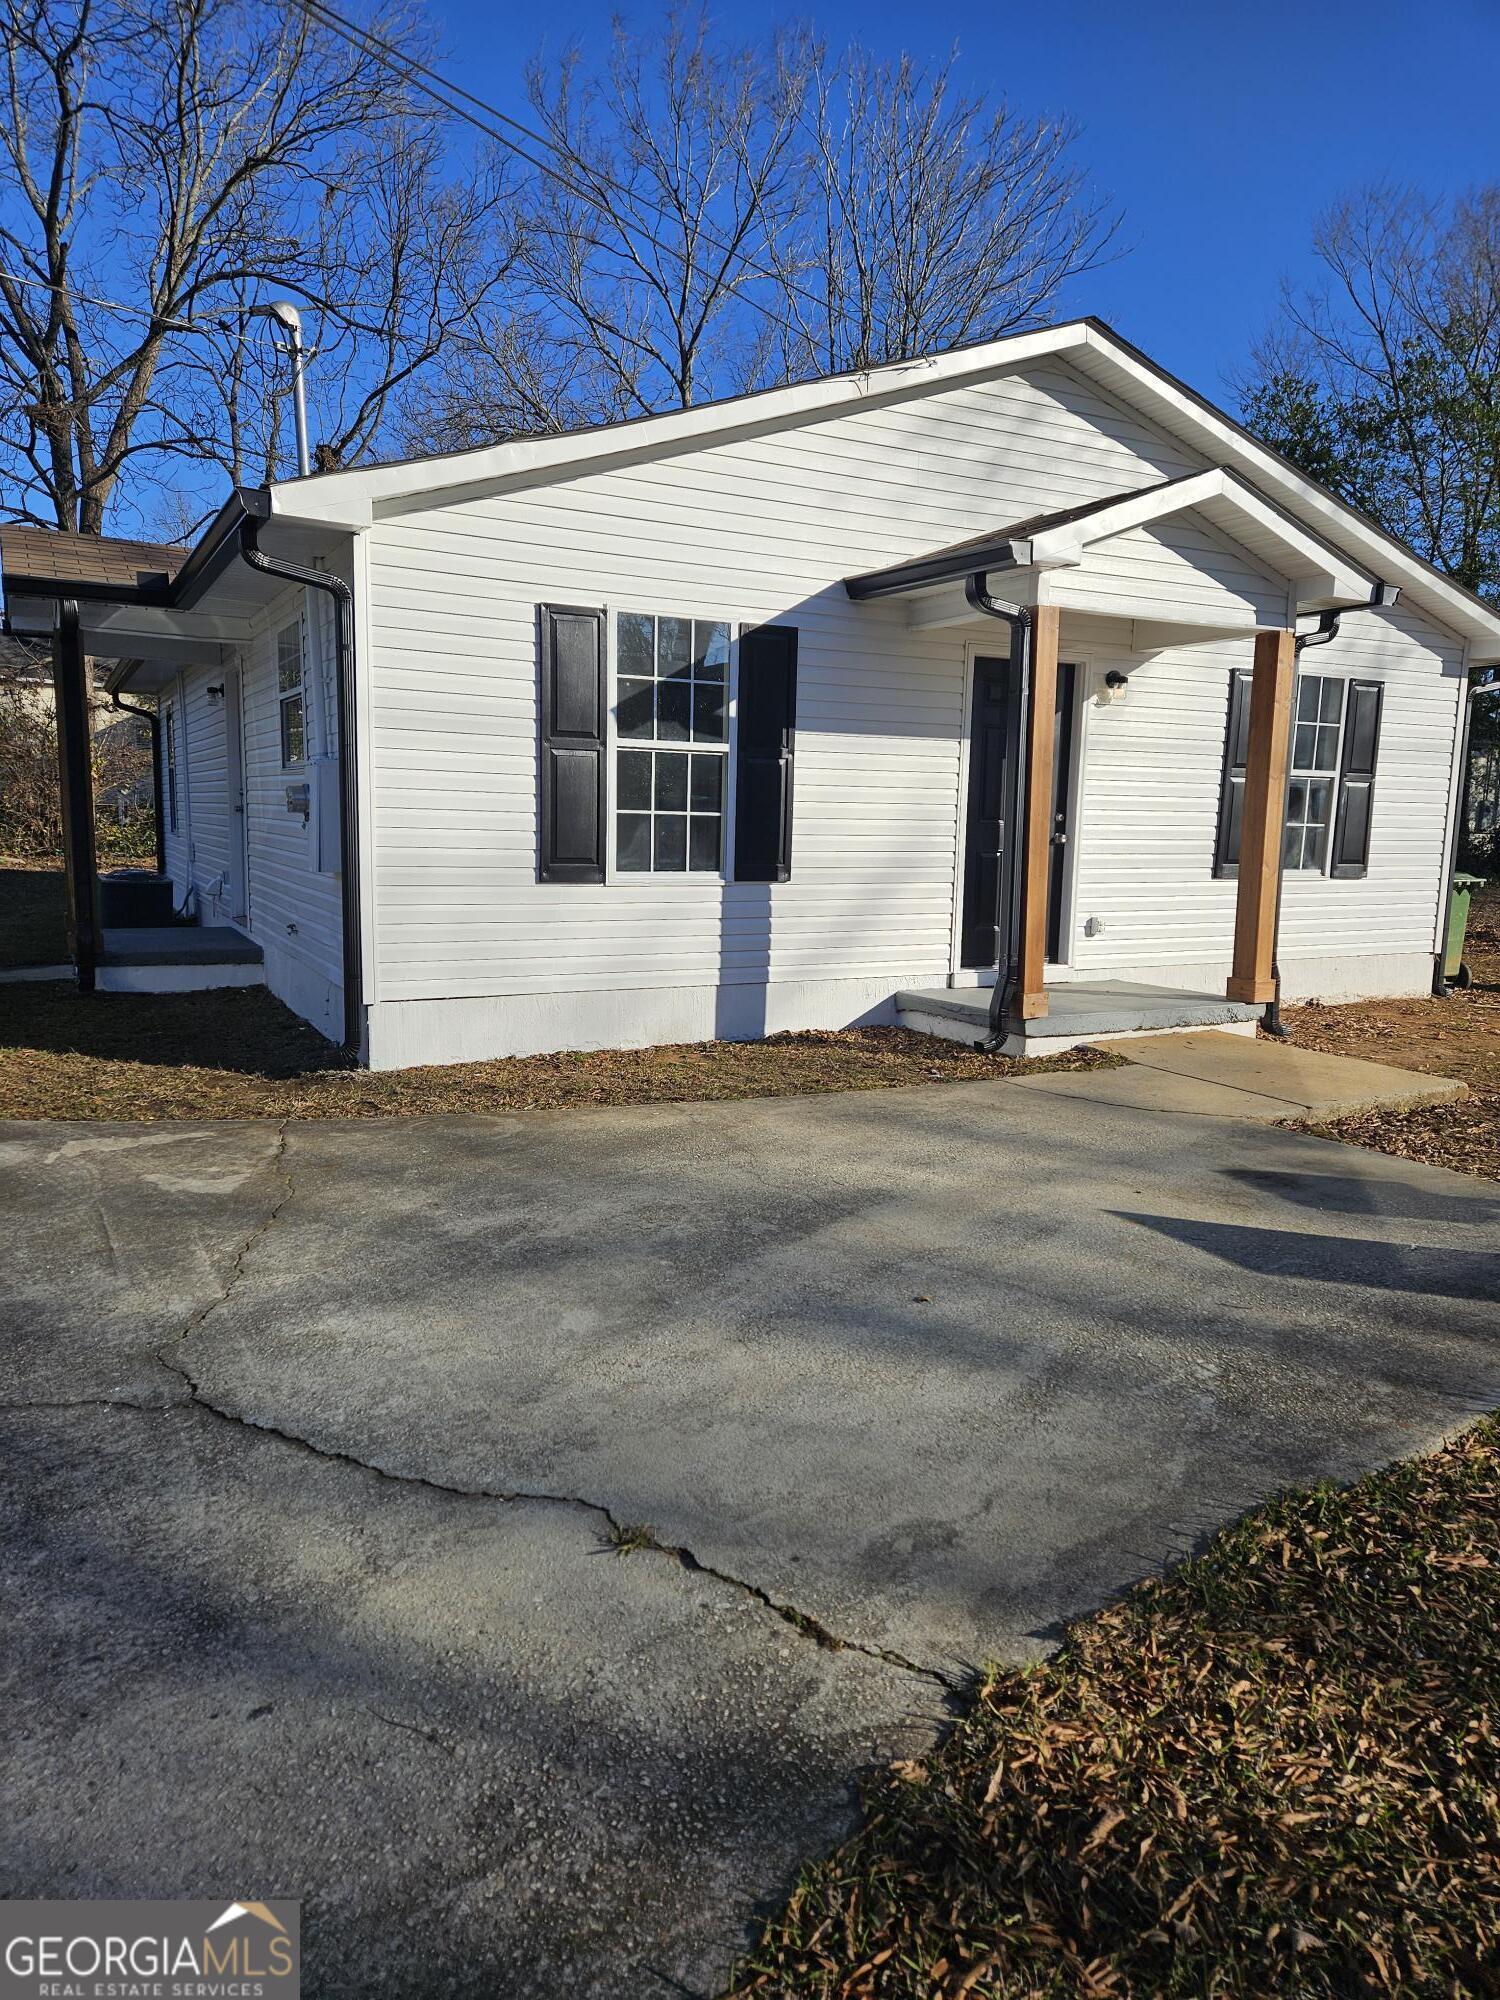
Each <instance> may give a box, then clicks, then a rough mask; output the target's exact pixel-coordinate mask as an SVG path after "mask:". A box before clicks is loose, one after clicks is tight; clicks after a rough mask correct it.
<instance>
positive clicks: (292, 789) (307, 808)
mask: <svg viewBox="0 0 1500 2000" xmlns="http://www.w3.org/2000/svg"><path fill="white" fill-rule="evenodd" d="M286 809H287V811H288V812H289V813H300V814H301V815H302V824H303V825H304V826H306V824H307V822H308V819H309V817H310V815H311V813H312V800H311V793H310V791H309V788H308V787H307V786H306V785H288V786H287V788H286Z"/></svg>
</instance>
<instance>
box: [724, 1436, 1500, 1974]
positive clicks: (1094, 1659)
mask: <svg viewBox="0 0 1500 2000" xmlns="http://www.w3.org/2000/svg"><path fill="white" fill-rule="evenodd" d="M1497 1544H1500V1427H1497V1425H1496V1424H1495V1423H1494V1422H1493V1421H1488V1422H1485V1423H1483V1424H1481V1425H1479V1426H1478V1427H1477V1428H1476V1429H1474V1430H1472V1431H1470V1432H1469V1433H1468V1434H1467V1435H1466V1436H1465V1437H1463V1438H1461V1439H1459V1440H1458V1441H1457V1442H1455V1443H1454V1444H1452V1445H1450V1446H1448V1447H1447V1448H1446V1449H1445V1450H1443V1451H1439V1452H1437V1453H1435V1454H1434V1455H1432V1456H1431V1457H1428V1458H1425V1459H1418V1460H1415V1461H1412V1462H1410V1463H1407V1464H1403V1465H1397V1466H1395V1467H1393V1468H1392V1469H1391V1470H1389V1471H1386V1472H1382V1473H1379V1474H1376V1475H1375V1476H1374V1477H1372V1478H1369V1479H1365V1480H1363V1481H1361V1482H1360V1483H1359V1484H1358V1485H1356V1486H1353V1487H1351V1488H1349V1489H1347V1490H1345V1491H1342V1492H1339V1491H1335V1490H1333V1489H1331V1488H1326V1487H1320V1488H1317V1489H1315V1490H1313V1491H1312V1492H1309V1493H1302V1494H1297V1495H1293V1496H1290V1497H1288V1498H1285V1499H1282V1500H1279V1501H1277V1502H1275V1503H1273V1504H1272V1505H1271V1506H1269V1507H1266V1508H1264V1509H1261V1510H1260V1511H1258V1512H1256V1513H1255V1514H1252V1515H1250V1516H1249V1517H1248V1518H1247V1519H1245V1520H1244V1521H1242V1522H1241V1523H1240V1524H1239V1525H1238V1526H1236V1527H1233V1528H1231V1529H1229V1530H1228V1531H1227V1532H1226V1533H1224V1534H1222V1535H1220V1536H1219V1537H1218V1539H1217V1540H1216V1541H1215V1542H1214V1543H1213V1544H1212V1546H1211V1547H1210V1548H1209V1550H1208V1552H1207V1553H1206V1554H1205V1555H1204V1556H1202V1557H1201V1558H1199V1559H1198V1560H1196V1561H1193V1562H1189V1563H1185V1564H1184V1565H1183V1566H1182V1567H1181V1568H1180V1569H1178V1570H1176V1571H1175V1572H1174V1573H1173V1574H1172V1575H1170V1576H1168V1577H1166V1578H1165V1579H1163V1580H1161V1581H1153V1582H1150V1583H1146V1584H1142V1585H1141V1586H1139V1587H1138V1588H1137V1589H1135V1590H1133V1591H1132V1592H1131V1593H1130V1595H1129V1596H1128V1597H1126V1598H1125V1599H1124V1600H1123V1601H1122V1602H1121V1603H1119V1604H1118V1605H1116V1606H1114V1607H1112V1608H1111V1609H1109V1610H1107V1611H1104V1612H1101V1613H1100V1614H1099V1615H1098V1616H1096V1617H1093V1618H1089V1619H1086V1620H1084V1621H1083V1622H1082V1623H1080V1624H1078V1625H1076V1626H1075V1627H1074V1628H1073V1629H1072V1631H1071V1633H1070V1634H1069V1636H1068V1638H1067V1641H1066V1642H1065V1644H1064V1646H1063V1648H1062V1650H1061V1651H1060V1652H1059V1653H1058V1655H1057V1656H1056V1657H1055V1659H1053V1660H1052V1661H1050V1662H1049V1663H1047V1664H1045V1665H1043V1666H1040V1667H1037V1668H1034V1669H1030V1670H1027V1671H1022V1672H1009V1673H1002V1672H996V1673H992V1674H991V1675H990V1676H989V1677H988V1678H987V1679H986V1680H985V1682H984V1684H983V1686H982V1688H981V1689H980V1690H979V1692H978V1695H977V1698H976V1700H975V1702H974V1705H973V1708H972V1710H971V1712H970V1713H969V1714H968V1716H967V1717H966V1718H965V1720H964V1721H962V1722H961V1723H960V1724H959V1725H958V1727H957V1728H956V1729H955V1730H954V1731H953V1733H952V1734H951V1735H950V1736H949V1737H948V1739H947V1740H946V1742H945V1743H944V1744H943V1745H942V1747H941V1748H940V1749H939V1750H938V1751H937V1752H936V1753H935V1754H934V1755H933V1756H932V1757H931V1758H930V1759H929V1760H927V1761H926V1762H924V1763H920V1764H912V1763H904V1764H898V1765H897V1766H895V1767H894V1768H893V1769H891V1770H890V1771H888V1772H886V1773H884V1774H883V1775H882V1776H881V1777H880V1778H879V1779H878V1780H877V1781H876V1783H875V1784H874V1785H873V1787H872V1788H871V1789H870V1791H869V1792H868V1794H867V1798H866V1808H867V1810H866V1818H865V1822H864V1825H863V1827H862V1829H861V1830H860V1832H859V1833H858V1834H857V1835H856V1836H855V1837H854V1839H853V1840H852V1841H850V1842H849V1844H848V1845H847V1846H846V1847H844V1848H843V1849H842V1850H841V1851H840V1852H839V1853H837V1854H835V1855H834V1856H833V1857H832V1859H830V1860H828V1861H825V1862H821V1863H819V1864H817V1865H816V1866H814V1867H812V1868H810V1869H809V1870H808V1871H807V1872H806V1874H805V1875H804V1877H803V1880H802V1882H801V1884H800V1886H799V1887H798V1888H797V1890H796V1893H795V1894H794V1895H793V1897H792V1899H791V1902H790V1904H789V1906H788V1908H787V1910H786V1911H785V1913H784V1914H783V1915H782V1916H780V1917H778V1918H776V1919H775V1920H774V1921H773V1922H772V1923H771V1924H770V1925H769V1926H768V1927H767V1929H766V1932H765V1934H764V1937H763V1939H762V1941H761V1943H760V1945H759V1947H758V1948H757V1949H756V1950H755V1951H754V1952H753V1953H752V1954H751V1955H750V1957H749V1959H748V1960H747V1961H746V1963H745V1964H744V1966H743V1967H742V1968H741V1970H740V1973H739V1976H738V1978H737V1980H736V1982H735V1984H734V1986H733V1988H732V1991H733V1994H734V1995H736V1996H740V2000H748V1996H751V1995H754V1996H757V2000H772V1996H775V2000H1040V1996H1044V1995H1045V1996H1057V2000H1062V1996H1068V1997H1069V2000H1075V1996H1076V2000H1158V1996H1167V1995H1173V1996H1182V2000H1187V1996H1214V2000H1230V1996H1247V2000H1248V1996H1252V1995H1254V1996H1262V1995H1285V1996H1287V1997H1288V2000H1292V1996H1297V2000H1313V1996H1325V1995H1326V1996H1332V1995H1341V1996H1342V1995H1358V1994H1368V1995H1370V1996H1372V2000H1373V1996H1376V1995H1382V1996H1399V1997H1400V2000H1406V1997H1407V1996H1412V2000H1415V1996H1418V1995H1424V1996H1427V1995H1430V1996H1434V2000H1436V1996H1438V1995H1454V1996H1456V1995H1460V1994H1488V1995H1494V1994H1496V1993H1500V1865H1497V1857H1500V1560H1497V1553H1500V1549H1497Z"/></svg>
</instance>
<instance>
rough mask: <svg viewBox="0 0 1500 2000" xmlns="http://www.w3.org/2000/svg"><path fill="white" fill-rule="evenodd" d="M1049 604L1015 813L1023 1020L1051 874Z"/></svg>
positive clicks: (1027, 1016) (1037, 615)
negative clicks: (1020, 807) (1020, 806)
mask: <svg viewBox="0 0 1500 2000" xmlns="http://www.w3.org/2000/svg"><path fill="white" fill-rule="evenodd" d="M1058 622H1059V613H1058V609H1057V606H1056V605H1055V604H1039V605H1038V606H1037V607H1036V609H1035V611H1034V612H1033V613H1032V625H1031V686H1030V688H1029V690H1028V700H1027V706H1026V751H1025V759H1024V763H1023V769H1024V770H1025V773H1026V805H1025V810H1024V812H1023V814H1022V817H1021V841H1022V852H1021V977H1020V982H1019V985H1018V987H1017V991H1016V997H1015V1000H1014V1002H1013V1005H1012V1012H1014V1013H1015V1014H1017V1015H1019V1016H1020V1018H1021V1019H1022V1020H1024V1021H1035V1020H1039V1019H1040V1018H1041V1016H1042V1015H1044V1014H1045V1013H1046V1012H1047V991H1046V984H1045V979H1044V972H1045V967H1046V959H1047V889H1048V884H1049V882H1050V880H1051V875H1052V738H1053V735H1054V733H1055V730H1056V726H1057V632H1058Z"/></svg>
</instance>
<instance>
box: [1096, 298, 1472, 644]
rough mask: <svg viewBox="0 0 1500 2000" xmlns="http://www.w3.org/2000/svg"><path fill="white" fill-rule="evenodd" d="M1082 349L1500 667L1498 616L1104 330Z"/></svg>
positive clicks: (1137, 398) (1180, 429)
mask: <svg viewBox="0 0 1500 2000" xmlns="http://www.w3.org/2000/svg"><path fill="white" fill-rule="evenodd" d="M1084 335H1085V338H1084V341H1083V343H1082V345H1083V347H1084V348H1085V349H1086V350H1087V351H1088V353H1089V354H1090V355H1091V356H1092V357H1094V358H1095V360H1096V362H1097V363H1098V364H1100V366H1099V369H1098V373H1097V375H1096V377H1095V379H1096V380H1101V381H1105V382H1111V378H1113V379H1112V383H1111V386H1112V387H1113V388H1114V391H1115V393H1116V394H1117V395H1118V396H1120V397H1121V398H1122V400H1123V401H1125V402H1126V403H1128V404H1130V405H1132V406H1133V407H1134V408H1136V409H1138V410H1140V411H1141V413H1142V414H1143V415H1147V416H1150V415H1153V414H1155V415H1156V417H1157V420H1158V421H1160V422H1162V423H1163V424H1164V425H1165V427H1166V428H1167V429H1168V430H1170V431H1171V432H1172V433H1173V434H1174V435H1175V436H1177V437H1179V438H1181V439H1183V440H1184V441H1185V442H1189V443H1192V444H1193V445H1195V446H1196V447H1197V449H1198V450H1200V451H1202V452H1203V454H1204V456H1205V457H1211V458H1216V459H1218V460H1220V461H1221V462H1222V463H1224V464H1226V465H1230V466H1233V467H1234V468H1235V469H1236V470H1238V471H1240V472H1242V473H1243V474H1244V475H1245V476H1246V477H1247V478H1250V479H1253V480H1254V481H1255V483H1256V484H1257V485H1258V486H1261V487H1264V488H1265V489H1266V490H1267V491H1269V492H1271V493H1274V494H1275V495H1276V497H1277V499H1278V500H1279V501H1280V502H1281V504H1282V505H1283V506H1285V507H1286V508H1287V509H1288V511H1289V512H1291V513H1293V514H1295V515H1296V516H1298V518H1299V519H1302V520H1305V521H1307V522H1309V523H1310V524H1316V526H1317V527H1319V528H1326V529H1327V530H1328V531H1329V533H1330V534H1332V535H1334V536H1335V537H1336V538H1337V540H1338V541H1339V542H1340V543H1341V544H1342V545H1344V546H1345V547H1347V548H1349V549H1350V550H1352V551H1354V552H1355V553H1357V555H1358V557H1359V559H1360V560H1361V561H1362V562H1367V563H1368V564H1369V566H1370V570H1371V573H1372V574H1373V575H1374V576H1377V577H1379V578H1380V579H1381V580H1382V581H1383V582H1389V583H1396V584H1399V585H1400V586H1401V588H1402V590H1403V591H1404V592H1405V593H1406V595H1407V596H1409V597H1410V599H1411V600H1412V602H1413V603H1414V604H1416V605H1417V606H1418V607H1419V608H1421V609H1422V610H1424V611H1427V612H1428V614H1429V615H1430V616H1431V617H1433V618H1435V619H1436V620H1437V622H1438V623H1439V624H1441V625H1446V626H1447V627H1448V629H1449V630H1450V631H1452V632H1455V633H1458V634H1459V635H1460V636H1461V637H1464V638H1466V639H1468V640H1470V641H1471V643H1472V646H1473V651H1472V653H1471V656H1470V657H1471V660H1472V663H1473V664H1474V665H1475V666H1488V665H1492V664H1494V663H1496V662H1500V614H1496V613H1492V612H1489V611H1486V610H1485V609H1484V607H1483V606H1481V605H1478V604H1476V603H1475V602H1474V601H1473V600H1472V599H1471V598H1470V596H1469V595H1468V593H1467V592H1466V591H1464V590H1461V589H1460V588H1459V586H1458V585H1457V584H1452V583H1449V582H1448V580H1447V579H1446V578H1445V577H1443V576H1441V575H1439V574H1438V573H1437V572H1436V571H1435V570H1433V569H1431V568H1430V567H1429V566H1428V565H1427V564H1426V563H1424V562H1423V561H1422V560H1421V558H1420V557H1418V556H1416V555H1414V554H1413V553H1412V552H1411V551H1410V550H1409V549H1407V548H1406V547H1405V546H1404V545H1403V544H1402V543H1400V542H1398V541H1396V540H1394V539H1393V538H1392V537H1390V536H1388V535H1385V534H1383V533H1382V532H1381V531H1380V530H1379V529H1378V528H1376V527H1374V526H1372V525H1371V524H1370V523H1368V522H1366V521H1365V520H1363V519H1362V518H1361V517H1360V516H1359V515H1358V514H1356V513H1355V512H1354V511H1353V510H1352V509H1351V508H1349V507H1347V506H1346V505H1345V504H1344V503H1343V501H1341V500H1336V499H1335V498H1334V497H1333V495H1332V494H1331V493H1325V492H1324V491H1323V490H1322V488H1321V487H1318V486H1315V485H1314V484H1313V482H1312V481H1311V480H1310V479H1307V478H1305V477H1304V476H1303V475H1302V474H1301V473H1299V472H1298V471H1296V469H1295V468H1294V467H1292V466H1290V465H1288V464H1286V463H1285V461H1284V460H1282V459H1281V458H1279V457H1278V456H1277V455H1276V453H1275V452H1273V451H1271V450H1270V449H1269V448H1268V447H1267V446H1265V445H1261V444H1258V443H1257V442H1256V441H1255V440H1254V439H1253V438H1251V437H1248V436H1247V435H1246V434H1245V433H1244V432H1243V431H1241V430H1240V429H1239V427H1238V426H1237V425H1235V424H1233V423H1231V422H1230V421H1229V420H1228V419H1227V418H1225V417H1221V416H1220V415H1219V414H1218V413H1217V412H1216V411H1214V410H1213V409H1211V408H1210V407H1208V406H1206V405H1204V404H1202V403H1200V402H1199V401H1198V400H1197V398H1196V397H1194V396H1192V395H1190V394H1189V393H1188V392H1187V391H1186V390H1184V389H1182V388H1180V387H1179V386H1178V385H1177V384H1176V383H1175V382H1172V381H1169V380H1167V379H1165V378H1164V377H1163V376H1161V375H1159V374H1158V373H1157V372H1156V370H1155V369H1153V368H1150V367H1147V366H1146V365H1145V364H1144V363H1142V362H1141V361H1139V360H1137V359H1136V357H1135V356H1134V355H1133V354H1130V353H1128V352H1127V351H1126V350H1125V349H1124V348H1122V347H1121V346H1120V345H1119V343H1118V342H1117V341H1116V340H1114V339H1113V338H1112V337H1111V336H1110V335H1109V334H1108V333H1107V332H1106V331H1105V330H1104V329H1102V328H1100V327H1097V326H1086V327H1085V328H1084Z"/></svg>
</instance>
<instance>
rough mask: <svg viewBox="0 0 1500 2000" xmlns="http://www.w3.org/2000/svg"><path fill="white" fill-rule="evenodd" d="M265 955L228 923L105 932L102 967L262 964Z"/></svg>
mask: <svg viewBox="0 0 1500 2000" xmlns="http://www.w3.org/2000/svg"><path fill="white" fill-rule="evenodd" d="M264 957H265V953H264V952H263V951H262V950H261V948H260V946H259V945H258V944H256V942H255V941H254V939H253V938H247V937H246V936H245V935H244V933H243V932H242V931H237V930H234V929H232V928H231V927H230V926H229V925H228V924H167V925H163V926H160V927H158V928H149V927H143V928H141V929H138V930H137V929H130V928H126V929H122V930H110V929H106V931H105V933H104V949H103V950H102V951H101V952H100V954H99V963H100V964H101V965H259V964H260V963H261V961H262V959H263V958H264Z"/></svg>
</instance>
